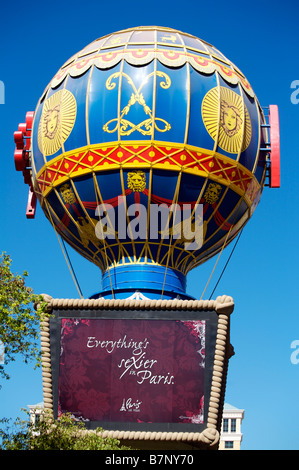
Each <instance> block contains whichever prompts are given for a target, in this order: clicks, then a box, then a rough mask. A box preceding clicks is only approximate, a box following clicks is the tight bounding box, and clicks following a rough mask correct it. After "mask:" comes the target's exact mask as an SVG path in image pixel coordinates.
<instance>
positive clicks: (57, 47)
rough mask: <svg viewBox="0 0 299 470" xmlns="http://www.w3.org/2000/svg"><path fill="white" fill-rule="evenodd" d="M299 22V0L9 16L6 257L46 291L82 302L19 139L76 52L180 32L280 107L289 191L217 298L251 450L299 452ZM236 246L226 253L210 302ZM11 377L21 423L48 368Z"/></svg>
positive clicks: (258, 217)
mask: <svg viewBox="0 0 299 470" xmlns="http://www.w3.org/2000/svg"><path fill="white" fill-rule="evenodd" d="M298 13H299V4H298V2H297V1H295V0H291V1H290V0H285V1H284V2H278V1H277V0H274V1H273V0H272V1H269V0H266V1H262V2H261V1H257V0H253V1H251V2H244V3H243V2H237V1H235V0H231V1H230V2H223V1H220V0H215V1H214V2H201V1H198V0H196V1H195V0H185V1H180V2H179V1H177V0H164V1H163V2H161V1H158V0H151V1H150V2H148V3H144V2H137V1H136V0H131V1H130V2H124V1H122V2H121V1H119V0H115V1H111V2H100V1H94V0H92V1H89V0H86V1H85V2H82V1H81V2H79V1H78V0H73V1H72V2H70V1H65V2H61V1H59V2H58V1H57V0H53V1H51V2H46V3H44V2H30V3H29V2H20V1H18V0H17V1H16V2H10V3H6V5H5V6H2V8H1V19H0V21H1V29H0V58H1V61H0V64H1V65H0V80H1V82H2V83H3V84H4V88H5V103H4V104H0V124H1V125H0V134H1V163H2V171H1V173H0V179H1V180H0V181H1V182H0V191H1V210H2V224H1V225H2V227H1V232H0V233H1V235H0V240H1V244H0V250H1V251H6V252H7V253H8V254H10V255H11V257H12V259H13V271H14V272H19V273H22V272H23V271H24V270H27V271H29V279H28V284H29V285H30V286H31V287H32V288H33V289H34V291H35V292H36V293H48V294H50V295H52V296H53V297H66V298H72V297H77V296H78V293H77V290H76V288H75V286H74V283H73V280H72V278H71V275H70V273H69V271H68V268H67V266H66V263H65V261H64V258H63V255H62V252H61V250H60V247H59V244H58V241H57V238H56V235H55V232H54V230H53V229H52V228H51V226H50V225H49V223H48V221H47V220H46V218H45V216H44V215H43V213H42V211H41V209H40V208H39V207H38V210H37V214H36V218H35V219H34V220H27V219H26V217H25V210H26V204H27V194H28V189H27V188H28V187H26V186H25V184H23V179H22V176H21V174H20V173H17V172H16V171H15V168H14V161H13V154H14V147H15V146H14V140H13V132H14V131H15V130H17V126H18V124H19V123H20V122H24V119H25V114H26V112H27V111H33V110H34V109H35V106H36V103H37V101H38V99H39V98H40V96H41V94H42V92H43V90H44V88H45V86H46V85H47V84H48V82H49V81H50V80H51V79H52V77H53V76H54V74H55V73H56V71H57V70H58V69H59V68H60V66H61V65H62V64H63V63H64V62H65V61H66V60H67V59H68V58H70V57H71V56H72V55H73V54H74V53H76V52H77V51H79V50H80V49H82V48H83V47H84V46H86V45H87V44H89V43H90V42H92V41H93V40H94V39H96V38H98V37H101V36H104V35H106V34H109V33H111V32H114V31H118V30H120V29H126V28H129V27H134V26H142V25H158V26H167V27H172V28H175V29H178V30H181V31H184V32H187V33H190V34H194V35H195V36H197V37H200V38H202V39H204V40H206V41H208V42H210V43H211V44H213V45H214V46H215V47H217V48H218V49H219V50H220V51H221V52H223V53H224V55H226V56H227V57H228V58H229V59H230V60H232V62H234V63H235V64H236V65H237V66H238V67H239V68H240V69H241V70H242V72H243V73H244V74H245V76H246V77H247V79H248V80H249V82H250V83H251V85H252V87H253V89H254V91H255V93H256V95H257V97H258V99H259V101H260V103H261V105H262V106H268V105H269V104H277V105H278V107H279V114H280V133H281V134H280V140H281V188H280V189H269V188H265V190H264V193H263V196H262V199H261V203H260V205H259V206H258V208H257V210H256V211H255V213H254V216H253V218H252V219H251V220H250V222H249V223H248V224H247V226H246V228H245V230H244V231H243V234H242V236H241V239H240V241H239V243H238V246H237V248H236V250H235V252H234V255H233V257H232V259H231V261H230V263H229V265H228V268H227V269H226V271H225V274H224V276H223V277H222V279H221V282H220V283H219V285H218V287H217V290H216V291H215V293H214V295H213V298H215V297H216V296H217V295H222V294H227V295H231V296H232V297H233V299H234V301H235V311H234V313H233V315H232V319H231V343H232V345H233V346H234V349H235V356H234V357H233V358H232V359H231V360H230V365H229V371H228V381H227V389H226V401H227V402H228V403H230V404H232V405H233V406H236V407H238V408H241V409H244V410H245V418H244V421H243V426H242V431H243V433H244V437H243V443H242V448H243V449H296V450H297V449H298V448H299V444H298V442H299V440H298V421H299V400H298V386H299V364H294V363H292V362H291V354H292V352H294V350H293V349H291V343H292V342H293V341H295V340H299V307H298V305H297V282H298V277H299V276H298V266H299V256H298V245H297V237H298V235H297V230H298V229H299V221H298V212H297V209H296V206H297V203H298V204H299V195H298V180H297V174H296V165H295V163H296V160H297V158H298V156H299V143H298V129H299V104H293V103H292V102H291V94H292V92H294V89H292V88H291V84H292V82H293V81H294V80H299V66H298V49H299V39H298V29H297V28H298V24H297V23H298ZM298 97H299V94H298ZM0 102H1V100H0ZM231 249H232V246H230V247H228V248H227V249H226V250H225V251H224V252H223V254H222V257H221V258H220V261H219V263H218V265H217V268H216V270H215V273H214V276H213V277H212V280H211V282H210V284H209V286H208V288H207V291H206V295H205V297H206V298H208V297H209V296H210V294H211V292H212V291H213V289H214V286H215V284H216V282H217V280H218V277H219V275H220V273H221V270H222V268H223V266H224V265H225V263H226V260H227V258H228V256H229V254H230V252H231ZM70 256H71V259H72V263H73V265H74V268H75V270H76V274H77V277H78V279H79V283H80V286H81V289H82V291H83V294H84V296H85V297H88V296H90V295H92V294H93V293H95V292H97V291H99V290H100V282H101V276H100V272H99V270H98V268H96V267H94V266H93V265H91V264H90V263H89V262H88V261H86V260H84V259H83V258H82V259H81V258H80V256H79V255H77V254H76V253H75V252H74V251H72V250H70ZM215 261H216V259H212V260H210V261H209V262H208V263H206V264H204V265H203V266H201V267H199V268H197V269H195V270H194V271H193V272H191V273H190V274H189V275H188V278H187V292H188V293H189V294H190V295H193V296H194V297H196V298H200V296H201V294H202V291H203V289H204V288H205V285H206V282H207V280H208V278H209V276H210V273H211V271H212V269H213V267H214V263H215ZM298 357H299V355H298ZM9 372H10V373H11V379H10V380H9V381H6V382H4V383H3V384H2V385H3V387H2V389H1V390H0V417H2V416H5V417H13V418H15V417H16V416H19V415H20V414H21V413H20V409H21V408H22V407H26V406H27V405H28V404H35V403H38V402H40V401H42V381H41V371H33V370H32V367H31V366H30V365H29V366H28V365H27V366H25V365H23V364H22V362H21V361H19V360H17V361H16V362H15V363H14V364H13V365H12V366H11V367H10V368H9Z"/></svg>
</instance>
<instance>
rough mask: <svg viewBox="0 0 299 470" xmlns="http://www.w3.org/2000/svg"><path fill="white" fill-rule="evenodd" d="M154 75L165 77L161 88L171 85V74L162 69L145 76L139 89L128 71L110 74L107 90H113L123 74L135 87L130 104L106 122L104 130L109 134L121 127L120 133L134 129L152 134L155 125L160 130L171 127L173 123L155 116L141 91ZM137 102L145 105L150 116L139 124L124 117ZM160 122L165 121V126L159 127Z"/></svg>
mask: <svg viewBox="0 0 299 470" xmlns="http://www.w3.org/2000/svg"><path fill="white" fill-rule="evenodd" d="M154 75H156V76H157V77H160V78H163V79H164V80H163V81H161V82H160V86H161V88H163V89H167V88H169V87H170V85H171V80H170V78H169V76H168V75H167V74H166V73H164V72H160V71H156V72H152V73H150V74H148V75H147V76H146V77H145V78H144V80H143V81H142V83H141V85H140V86H139V88H138V89H137V87H136V86H135V84H134V82H133V80H132V78H131V77H130V76H129V75H127V74H126V73H121V72H116V73H113V74H112V75H110V77H109V78H108V79H107V80H106V88H107V90H113V89H114V88H115V86H116V83H115V81H113V80H115V79H116V78H118V77H120V76H122V77H125V78H126V79H127V82H128V84H129V85H131V87H132V88H133V93H132V95H131V97H130V100H129V102H128V104H127V105H126V106H125V107H124V108H123V110H122V111H121V113H120V116H119V117H117V118H114V119H110V121H108V122H106V124H104V126H103V130H104V132H108V133H109V134H112V133H113V132H115V131H116V130H118V129H119V131H120V135H130V134H132V132H134V131H138V132H140V133H141V134H142V135H150V134H151V133H152V131H153V126H154V128H155V129H156V130H157V131H158V132H166V131H168V130H169V129H171V125H170V124H169V123H168V122H167V121H165V120H164V119H161V118H157V117H154V116H153V112H152V110H151V109H150V107H149V106H148V105H147V104H146V102H145V99H144V96H143V93H141V90H142V88H143V87H144V85H145V84H146V83H147V82H148V79H149V78H150V77H152V76H154ZM136 103H138V104H140V106H142V107H143V109H144V112H145V114H146V115H147V116H149V117H148V118H147V119H144V120H143V121H141V122H140V123H138V124H134V123H132V122H130V121H129V120H128V119H124V116H126V115H127V114H128V113H129V111H130V108H131V106H132V105H134V104H136ZM158 122H159V123H163V125H164V126H163V127H159V125H158ZM112 123H114V124H115V125H114V127H111V124H112Z"/></svg>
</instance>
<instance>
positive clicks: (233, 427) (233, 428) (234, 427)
mask: <svg viewBox="0 0 299 470" xmlns="http://www.w3.org/2000/svg"><path fill="white" fill-rule="evenodd" d="M236 422H237V421H236V419H235V418H232V419H231V422H230V432H236V431H237V425H236Z"/></svg>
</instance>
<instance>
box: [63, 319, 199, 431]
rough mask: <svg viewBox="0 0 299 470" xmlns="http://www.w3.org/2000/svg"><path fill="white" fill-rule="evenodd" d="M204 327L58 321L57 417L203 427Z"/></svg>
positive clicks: (195, 324) (192, 322)
mask: <svg viewBox="0 0 299 470" xmlns="http://www.w3.org/2000/svg"><path fill="white" fill-rule="evenodd" d="M205 337H206V320H165V319H162V320H161V319H116V318H113V319H106V318H90V319H88V318H84V319H83V318H80V319H78V318H77V319H73V318H62V319H61V332H60V363H59V387H58V416H59V415H61V414H62V413H67V412H68V413H71V414H72V415H73V416H74V417H75V418H76V419H80V420H84V421H96V422H124V423H190V424H202V423H203V422H204V390H205V388H204V375H205Z"/></svg>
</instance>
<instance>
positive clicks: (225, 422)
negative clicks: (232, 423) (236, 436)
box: [223, 418, 228, 432]
mask: <svg viewBox="0 0 299 470" xmlns="http://www.w3.org/2000/svg"><path fill="white" fill-rule="evenodd" d="M223 432H228V419H227V418H224V419H223Z"/></svg>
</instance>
